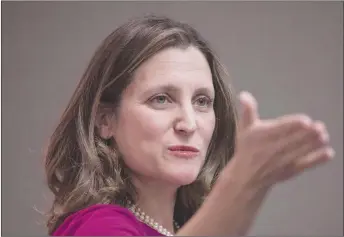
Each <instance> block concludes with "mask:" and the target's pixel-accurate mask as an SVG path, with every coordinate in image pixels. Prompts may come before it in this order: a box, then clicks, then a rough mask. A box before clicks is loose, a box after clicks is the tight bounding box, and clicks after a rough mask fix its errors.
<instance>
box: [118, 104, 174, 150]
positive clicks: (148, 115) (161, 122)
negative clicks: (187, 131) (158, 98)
mask: <svg viewBox="0 0 344 237" xmlns="http://www.w3.org/2000/svg"><path fill="white" fill-rule="evenodd" d="M168 123H169V121H168V116H166V115H163V114H162V113H157V112H155V113H154V112H153V111H150V110H148V109H147V108H141V109H140V108H137V109H136V110H132V111H126V112H125V113H123V114H122V117H121V120H120V122H119V124H118V134H119V136H121V137H120V138H119V139H121V140H122V143H125V144H122V147H123V146H125V147H123V148H124V149H126V150H128V149H135V150H137V151H138V152H143V153H151V152H159V149H161V143H162V140H163V136H164V134H165V133H166V131H167V130H168ZM129 146H130V148H129Z"/></svg>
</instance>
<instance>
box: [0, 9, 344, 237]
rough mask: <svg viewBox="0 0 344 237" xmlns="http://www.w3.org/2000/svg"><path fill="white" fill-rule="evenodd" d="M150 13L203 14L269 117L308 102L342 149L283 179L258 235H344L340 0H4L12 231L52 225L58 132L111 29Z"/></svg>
mask: <svg viewBox="0 0 344 237" xmlns="http://www.w3.org/2000/svg"><path fill="white" fill-rule="evenodd" d="M148 12H154V13H159V14H166V15H168V16H171V17H174V18H176V19H178V20H183V21H187V22H189V23H191V24H193V25H194V26H195V27H196V28H197V29H198V30H199V31H200V32H201V33H202V34H203V35H204V36H205V37H206V38H207V39H208V40H209V41H210V42H211V43H212V45H213V47H214V48H215V49H216V50H217V51H218V54H219V55H220V57H221V58H222V60H223V62H224V63H225V64H226V65H227V67H228V69H229V72H230V75H231V80H232V83H233V84H234V86H235V88H236V91H240V90H242V89H245V90H248V91H251V92H252V93H253V94H254V95H255V96H256V98H257V99H258V101H259V106H260V112H261V115H262V116H263V117H271V116H278V115H282V114H285V113H291V112H306V113H308V114H310V115H311V116H313V117H314V118H316V119H320V120H323V121H324V122H325V123H326V124H327V125H328V129H329V132H330V135H331V138H332V144H333V146H334V148H335V150H336V154H337V155H336V159H335V160H334V161H333V162H332V163H330V164H326V165H324V166H322V167H319V168H317V169H314V170H312V171H309V172H307V173H305V174H304V175H302V176H299V177H298V178H296V179H294V180H293V181H290V182H286V183H284V184H282V185H280V186H278V187H276V188H275V189H274V190H273V192H272V193H271V195H270V196H269V197H268V199H267V200H266V202H265V203H264V205H263V207H262V209H261V212H260V215H259V217H258V219H257V221H256V222H255V225H254V226H253V228H252V230H251V235H286V236H291V235H308V236H315V235H318V236H321V235H323V236H325V235H333V236H334V235H337V236H338V235H342V234H343V98H342V97H343V80H342V79H343V70H342V66H343V44H342V40H343V28H342V27H343V23H342V22H343V7H342V3H340V2H326V3H325V2H218V3H212V2H198V3H197V2H174V3H167V2H160V3H158V2H155V3H144V2H140V3H135V2H128V3H121V2H102V3H92V2H36V3H28V2H2V106H3V107H2V115H3V117H2V122H3V124H2V174H3V176H2V204H3V205H2V210H3V212H2V228H3V233H2V234H11V235H12V234H13V235H14V234H16V235H23V234H25V235H40V234H42V235H43V234H45V233H46V232H45V231H46V230H45V227H44V225H42V223H43V220H44V219H43V217H42V216H41V214H39V211H46V210H47V208H48V207H49V205H50V200H51V196H50V194H49V192H48V190H47V188H46V185H45V181H44V171H43V162H42V161H43V158H42V150H43V149H44V147H45V146H46V144H47V139H48V137H49V135H50V134H51V132H52V130H53V128H54V126H55V125H56V124H57V121H58V119H59V116H60V115H61V113H62V111H63V109H64V107H65V106H66V104H67V102H68V100H69V98H70V96H71V94H72V92H73V90H74V89H75V86H76V84H77V82H78V80H79V78H80V77H81V74H82V72H83V70H84V69H85V67H86V64H87V62H88V61H89V59H90V57H91V55H92V54H93V52H94V50H95V48H96V47H97V46H98V45H99V44H100V42H101V41H102V39H103V38H105V37H106V36H107V35H108V34H109V33H110V32H111V31H112V30H114V29H115V28H116V27H117V26H119V25H120V24H121V23H123V22H124V21H126V20H127V19H128V18H129V17H131V16H137V15H141V14H144V13H148ZM209 218H211V217H209ZM229 224H230V223H229Z"/></svg>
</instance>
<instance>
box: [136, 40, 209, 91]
mask: <svg viewBox="0 0 344 237" xmlns="http://www.w3.org/2000/svg"><path fill="white" fill-rule="evenodd" d="M164 83H169V84H175V85H176V86H178V85H179V86H181V87H182V86H185V85H187V84H190V83H191V84H192V85H194V86H197V85H199V86H209V87H212V75H211V70H210V67H209V64H208V62H207V60H206V58H205V56H204V55H203V53H202V52H201V51H200V50H198V49H197V48H195V47H192V46H190V47H188V48H186V49H181V48H169V49H165V50H163V51H161V52H159V53H157V54H156V55H154V56H153V57H152V58H150V59H148V60H147V61H146V62H144V63H143V64H142V65H141V66H140V67H139V68H138V69H137V70H136V72H135V74H134V81H133V85H132V86H134V87H135V88H137V87H148V86H150V85H152V84H154V85H159V84H164Z"/></svg>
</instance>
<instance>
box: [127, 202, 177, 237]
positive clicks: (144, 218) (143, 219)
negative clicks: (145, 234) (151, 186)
mask: <svg viewBox="0 0 344 237" xmlns="http://www.w3.org/2000/svg"><path fill="white" fill-rule="evenodd" d="M128 204H129V208H128V209H129V210H130V211H131V212H132V213H133V214H134V215H135V216H136V218H137V219H138V220H139V221H141V222H143V223H145V224H146V225H148V226H150V227H152V228H153V229H155V230H156V231H158V232H159V233H160V234H162V235H165V236H173V234H172V233H171V232H170V231H168V230H167V229H166V228H164V227H163V226H162V225H160V224H159V223H158V222H156V221H155V220H154V219H153V218H151V217H150V216H148V215H147V214H146V213H144V212H143V211H142V210H141V209H140V208H139V207H137V206H135V205H131V203H130V202H129V203H128ZM173 224H174V226H175V229H176V230H178V229H179V228H180V226H179V225H178V223H177V222H176V221H175V220H173Z"/></svg>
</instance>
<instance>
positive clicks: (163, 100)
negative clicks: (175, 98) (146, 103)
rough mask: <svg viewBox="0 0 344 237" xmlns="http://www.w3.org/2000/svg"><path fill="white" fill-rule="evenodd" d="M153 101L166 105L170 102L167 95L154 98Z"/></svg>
mask: <svg viewBox="0 0 344 237" xmlns="http://www.w3.org/2000/svg"><path fill="white" fill-rule="evenodd" d="M151 101H152V102H155V103H157V104H165V103H166V102H168V98H167V96H166V95H157V96H155V97H153V98H152V100H151Z"/></svg>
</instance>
